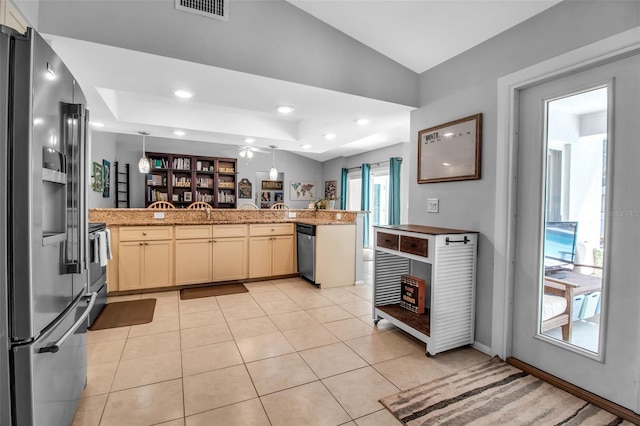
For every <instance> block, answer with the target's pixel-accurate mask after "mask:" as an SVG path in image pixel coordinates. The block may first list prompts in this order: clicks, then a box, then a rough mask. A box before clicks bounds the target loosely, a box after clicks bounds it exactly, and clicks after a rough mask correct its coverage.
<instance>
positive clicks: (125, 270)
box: [117, 226, 174, 291]
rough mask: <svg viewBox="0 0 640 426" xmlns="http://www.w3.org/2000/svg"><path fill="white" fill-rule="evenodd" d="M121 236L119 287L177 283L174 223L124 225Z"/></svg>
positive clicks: (120, 232)
mask: <svg viewBox="0 0 640 426" xmlns="http://www.w3.org/2000/svg"><path fill="white" fill-rule="evenodd" d="M119 240H120V241H119V243H118V255H119V256H118V257H119V264H118V286H117V287H118V290H119V291H124V290H136V289H142V288H154V287H168V286H171V285H173V264H174V259H173V227H171V226H158V227H153V226H151V227H147V226H135V227H122V228H120V231H119Z"/></svg>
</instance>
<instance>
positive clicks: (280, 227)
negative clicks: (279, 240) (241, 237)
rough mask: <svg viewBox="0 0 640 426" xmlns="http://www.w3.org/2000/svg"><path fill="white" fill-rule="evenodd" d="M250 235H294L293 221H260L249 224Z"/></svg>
mask: <svg viewBox="0 0 640 426" xmlns="http://www.w3.org/2000/svg"><path fill="white" fill-rule="evenodd" d="M249 226H250V228H249V235H251V236H252V237H259V236H263V235H293V223H260V224H254V225H249Z"/></svg>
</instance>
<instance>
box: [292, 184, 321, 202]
mask: <svg viewBox="0 0 640 426" xmlns="http://www.w3.org/2000/svg"><path fill="white" fill-rule="evenodd" d="M289 188H290V192H289V199H290V200H293V201H296V200H315V199H316V197H317V196H316V184H315V183H311V182H290V187H289Z"/></svg>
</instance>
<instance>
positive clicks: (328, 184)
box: [324, 180, 338, 200]
mask: <svg viewBox="0 0 640 426" xmlns="http://www.w3.org/2000/svg"><path fill="white" fill-rule="evenodd" d="M337 186H338V181H335V180H325V181H324V198H326V199H327V200H335V199H336V187H337Z"/></svg>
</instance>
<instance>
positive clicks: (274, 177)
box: [269, 145, 278, 180]
mask: <svg viewBox="0 0 640 426" xmlns="http://www.w3.org/2000/svg"><path fill="white" fill-rule="evenodd" d="M269 147H270V148H271V152H272V154H273V159H272V162H271V170H269V180H278V169H276V148H277V146H275V145H269Z"/></svg>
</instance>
